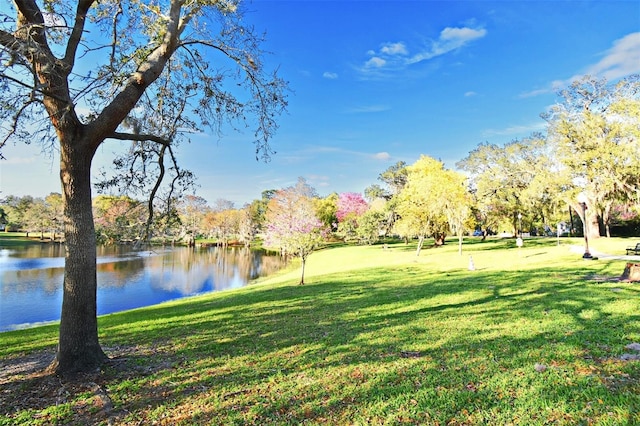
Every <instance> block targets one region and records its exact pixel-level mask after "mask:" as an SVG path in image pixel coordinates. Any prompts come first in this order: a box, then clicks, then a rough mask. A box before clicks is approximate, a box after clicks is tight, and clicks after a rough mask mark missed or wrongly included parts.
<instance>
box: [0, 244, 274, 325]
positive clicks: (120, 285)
mask: <svg viewBox="0 0 640 426" xmlns="http://www.w3.org/2000/svg"><path fill="white" fill-rule="evenodd" d="M281 267H282V261H281V258H280V257H279V256H269V255H266V254H263V253H261V252H257V251H252V250H249V249H246V248H228V249H224V248H219V247H210V248H187V247H174V248H155V247H154V248H153V249H152V250H146V251H135V250H133V249H132V247H130V246H116V247H99V248H98V314H99V315H103V314H108V313H112V312H118V311H124V310H127V309H134V308H139V307H142V306H150V305H155V304H157V303H160V302H164V301H167V300H172V299H179V298H181V297H185V296H192V295H196V294H201V293H207V292H212V291H220V290H226V289H232V288H238V287H242V286H245V285H247V283H249V281H251V280H252V279H255V278H258V277H260V276H265V275H268V274H269V273H272V272H274V271H276V270H278V269H279V268H281ZM63 274H64V247H63V246H61V245H58V244H42V245H35V246H28V247H24V248H13V247H12V248H10V249H7V248H2V247H0V332H1V331H7V330H13V329H16V328H24V327H29V326H33V325H37V324H40V323H46V322H50V321H57V320H59V319H60V308H61V306H62V281H63Z"/></svg>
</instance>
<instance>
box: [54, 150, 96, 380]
mask: <svg viewBox="0 0 640 426" xmlns="http://www.w3.org/2000/svg"><path fill="white" fill-rule="evenodd" d="M81 142H85V141H81V140H74V141H72V142H69V143H64V142H63V143H61V158H60V179H61V181H62V194H63V195H62V199H63V205H64V216H65V223H64V230H65V239H66V240H65V271H64V293H63V299H62V315H61V319H60V336H59V342H58V352H57V354H56V358H55V360H54V361H53V363H52V364H51V366H50V368H51V369H52V370H54V371H55V372H56V373H58V374H61V375H68V374H74V373H77V372H86V371H91V370H93V369H96V368H98V367H99V366H100V365H101V364H102V363H103V362H104V361H105V360H106V358H107V357H106V355H105V354H104V352H103V351H102V348H101V347H100V344H99V342H98V320H97V276H96V235H95V229H94V224H93V213H92V206H91V180H90V175H91V159H92V157H93V154H94V152H93V151H92V150H91V148H89V146H90V144H88V143H81Z"/></svg>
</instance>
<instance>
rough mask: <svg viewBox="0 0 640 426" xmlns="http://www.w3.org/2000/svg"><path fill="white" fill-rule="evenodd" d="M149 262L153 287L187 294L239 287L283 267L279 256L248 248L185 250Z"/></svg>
mask: <svg viewBox="0 0 640 426" xmlns="http://www.w3.org/2000/svg"><path fill="white" fill-rule="evenodd" d="M148 262H149V265H150V266H151V267H150V268H149V270H150V271H151V275H152V277H151V286H152V287H154V288H157V289H161V290H164V291H178V292H180V293H181V294H184V295H187V294H194V293H199V292H203V291H209V290H225V289H228V288H234V287H240V286H243V285H245V284H246V283H247V282H248V281H250V280H252V279H255V278H257V277H259V276H262V275H265V274H267V273H270V272H273V271H275V270H277V269H278V268H280V267H281V266H282V260H281V259H280V258H279V257H278V256H265V255H264V254H262V253H259V252H256V251H253V250H250V249H248V248H246V247H231V248H221V247H209V248H200V249H197V248H196V249H182V250H176V251H175V252H172V254H171V255H169V256H162V257H158V258H151V259H149V260H148ZM208 286H210V287H211V288H207V287H208Z"/></svg>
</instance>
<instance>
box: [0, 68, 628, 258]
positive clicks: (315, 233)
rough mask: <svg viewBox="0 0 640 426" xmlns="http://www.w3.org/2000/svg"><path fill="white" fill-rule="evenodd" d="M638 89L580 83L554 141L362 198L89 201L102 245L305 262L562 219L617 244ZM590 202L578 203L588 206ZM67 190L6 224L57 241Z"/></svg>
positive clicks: (514, 147) (376, 188)
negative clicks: (176, 247) (237, 251)
mask: <svg viewBox="0 0 640 426" xmlns="http://www.w3.org/2000/svg"><path fill="white" fill-rule="evenodd" d="M638 93H640V84H639V79H638V76H634V77H630V78H628V79H625V80H622V81H620V82H619V83H617V84H615V85H607V84H606V82H604V81H601V80H594V79H591V78H585V79H583V80H580V81H576V82H575V83H574V84H573V85H571V86H570V87H569V88H567V89H566V90H563V91H562V92H561V93H560V95H561V98H562V102H561V103H559V104H557V105H555V106H554V107H553V108H551V110H550V111H549V112H548V113H546V114H544V118H545V119H546V120H547V122H548V123H549V130H548V132H547V134H546V135H545V134H543V133H535V134H532V135H531V136H529V137H526V138H523V139H519V140H514V141H512V142H509V143H507V144H504V145H502V146H500V145H495V144H490V143H481V144H479V145H478V147H477V148H476V149H474V150H473V151H471V152H470V153H469V154H468V155H467V157H466V158H464V159H463V160H461V161H460V162H458V164H457V167H458V169H459V170H461V171H462V172H458V171H454V170H449V169H446V168H445V167H444V164H443V163H442V162H441V161H438V160H436V159H433V158H430V157H427V156H422V157H420V158H419V159H418V160H417V161H416V162H415V163H414V164H411V165H407V164H406V163H404V162H402V161H400V162H397V163H396V164H394V165H392V166H390V167H389V168H388V169H387V170H385V171H383V172H382V173H381V174H380V175H379V176H378V181H379V183H378V184H372V185H370V186H369V187H367V188H366V189H365V190H364V193H363V194H358V193H341V194H337V193H332V194H329V195H327V196H324V197H321V196H319V195H318V193H317V192H316V190H315V189H314V188H312V187H311V186H310V185H309V184H308V183H307V182H306V181H305V180H304V179H303V178H299V181H298V182H297V184H296V185H293V186H291V187H288V188H283V189H269V190H265V191H263V192H262V197H261V198H260V199H258V200H253V201H252V202H251V203H248V204H246V205H244V206H242V207H236V206H235V205H234V203H232V202H231V201H227V200H216V202H215V203H214V205H213V206H210V205H209V204H208V203H207V201H206V200H205V199H203V198H201V197H198V196H195V195H184V196H181V197H180V198H178V199H175V200H173V203H172V206H174V207H173V208H172V209H163V208H162V206H158V207H157V209H156V211H157V212H162V213H161V214H156V215H155V216H154V218H153V222H152V223H151V224H149V223H148V222H147V218H148V216H149V208H148V206H147V205H146V204H145V203H144V202H143V201H138V200H135V199H132V198H129V197H128V196H124V195H123V196H110V195H99V196H97V197H95V198H94V199H93V213H94V217H95V229H96V236H97V239H98V241H100V242H101V243H103V244H110V243H118V242H134V241H141V239H142V238H143V237H144V236H145V235H150V236H151V237H152V238H151V240H152V241H161V242H165V243H166V242H172V243H177V242H180V243H186V244H190V245H192V244H195V242H196V240H198V239H205V240H210V241H213V242H216V243H217V244H221V245H228V244H231V243H238V244H245V245H249V244H251V243H252V242H253V241H254V240H255V239H256V238H257V237H261V238H262V239H263V240H264V241H265V242H266V244H267V245H270V246H272V247H273V248H275V249H277V250H279V251H281V252H282V253H284V254H288V255H295V256H300V258H301V259H302V261H303V264H304V261H306V258H307V256H308V255H309V253H311V251H312V250H313V248H314V247H317V246H319V245H320V244H321V243H322V242H323V241H325V240H326V239H327V238H333V239H338V240H341V241H345V242H349V243H356V244H373V243H376V242H377V241H379V239H380V238H383V237H388V236H390V235H395V236H400V237H403V238H405V239H413V238H417V239H418V242H419V244H418V249H417V253H418V254H419V253H420V249H421V248H422V245H423V242H424V241H425V239H427V238H433V239H434V243H435V244H436V245H439V244H443V243H444V241H445V238H446V237H447V236H448V235H457V236H459V237H460V240H459V241H460V242H461V241H462V240H461V238H462V236H463V235H464V234H467V233H470V232H472V231H476V232H478V231H481V233H482V235H483V236H486V235H487V234H490V233H492V232H495V231H505V230H508V231H510V232H513V233H514V234H518V233H521V232H523V231H525V232H530V233H532V234H537V235H545V234H546V235H551V234H553V235H555V232H556V229H557V225H558V223H561V222H563V223H565V224H566V227H567V229H569V230H572V229H577V230H579V231H581V230H582V221H584V223H586V225H587V226H586V228H587V232H589V237H592V238H595V237H599V236H601V235H606V236H610V235H611V229H612V228H616V227H617V229H619V230H621V232H623V233H624V232H626V233H630V234H633V233H635V234H636V235H637V234H638V232H640V229H638V228H639V224H640V218H639V217H640V216H639V213H640V142H639V140H640V100H639V98H638ZM580 196H581V197H582V200H581V199H580ZM62 220H63V217H62V202H61V196H60V194H55V193H52V194H50V195H49V196H47V197H45V198H44V199H40V198H34V197H30V196H25V197H15V196H7V197H5V198H4V199H3V200H2V201H1V202H0V223H4V224H5V225H6V227H7V229H8V230H22V231H26V232H28V233H35V234H39V235H40V236H41V237H44V235H45V233H46V234H47V235H49V236H50V237H52V238H56V237H58V238H60V237H61V234H60V233H61V231H60V230H61V229H62V226H61V224H62Z"/></svg>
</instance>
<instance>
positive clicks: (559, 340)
mask: <svg viewBox="0 0 640 426" xmlns="http://www.w3.org/2000/svg"><path fill="white" fill-rule="evenodd" d="M580 243H581V241H580V240H579V239H575V240H574V239H563V241H562V244H561V245H558V244H557V243H556V240H555V239H531V240H526V241H525V244H524V247H522V248H517V247H516V245H515V241H514V240H488V241H485V242H481V241H479V239H468V240H466V241H465V244H464V246H463V248H464V250H463V254H462V256H460V255H459V254H458V252H457V249H458V247H457V245H456V244H455V243H454V242H453V241H452V242H449V243H448V244H447V245H445V246H444V247H440V248H431V249H426V250H423V251H422V253H421V255H420V256H419V257H417V256H416V255H415V244H409V245H405V244H402V243H397V244H389V245H387V246H386V247H387V248H384V246H382V245H376V246H359V247H353V246H341V247H333V248H328V249H325V250H321V251H318V252H317V253H314V254H313V255H312V256H310V257H309V261H308V264H307V271H306V278H307V279H306V284H305V285H304V286H298V285H296V284H297V282H298V279H299V276H298V274H299V271H298V269H297V267H296V265H295V264H292V265H291V266H290V268H289V269H287V270H285V271H281V272H280V273H278V274H276V275H275V276H272V277H267V278H263V279H261V280H260V281H258V282H256V283H255V284H253V285H250V286H248V287H245V288H242V289H238V290H233V291H226V292H220V293H213V294H209V295H204V296H199V297H194V298H191V299H185V300H180V301H175V302H170V303H165V304H162V305H157V306H152V307H148V308H144V309H138V310H134V311H128V312H123V313H118V314H111V315H107V316H104V317H101V318H100V322H99V324H100V335H101V343H102V345H103V346H104V349H105V352H106V353H107V354H108V355H109V356H111V357H112V361H110V362H109V363H108V364H106V365H105V366H104V368H103V369H102V371H101V372H97V373H96V374H95V375H92V376H90V377H84V378H81V379H80V380H78V381H75V382H61V381H60V380H58V379H56V378H53V377H51V376H47V375H45V374H42V373H38V372H37V370H34V369H29V368H28V367H25V366H24V364H25V362H24V361H25V360H34V359H43V357H45V356H52V355H53V351H54V347H55V343H56V338H57V326H55V325H53V326H45V327H37V328H34V329H29V330H20V331H15V332H7V333H0V359H1V361H0V371H4V373H0V386H1V387H2V388H3V392H2V393H0V425H3V424H16V423H19V424H52V423H53V424H58V423H74V424H118V425H125V424H151V423H154V422H156V423H158V424H189V425H191V424H224V425H233V424H237V425H245V424H255V425H264V424H283V425H285V424H291V425H294V424H355V425H365V424H366V425H377V424H379V425H383V424H384V425H386V424H402V423H407V424H434V425H435V424H440V425H446V424H465V425H481V424H527V425H536V424H540V425H542V424H550V423H553V424H610V425H617V424H637V423H640V365H639V361H638V360H635V359H633V357H629V356H626V357H625V354H626V353H628V352H629V350H628V349H626V348H625V347H626V346H627V345H629V344H631V343H634V342H640V317H639V316H638V292H639V289H640V288H639V287H638V284H633V283H625V282H621V281H619V280H617V277H619V276H620V274H621V273H622V271H623V269H624V264H625V262H624V260H615V259H610V260H609V259H600V260H597V261H588V260H583V259H582V258H581V257H580V256H579V255H576V253H575V252H572V250H570V249H569V246H570V245H580ZM599 244H602V245H603V248H602V249H601V251H605V252H607V251H608V252H611V250H614V249H615V248H616V247H618V246H620V247H625V246H626V245H628V241H626V240H623V239H611V240H606V241H602V242H600V241H596V242H593V243H592V245H595V246H596V247H595V249H597V248H598V245H599ZM605 245H608V246H609V247H605ZM607 249H608V250H607ZM471 261H473V265H474V267H475V268H474V269H475V270H470V268H469V266H470V262H471ZM39 355H41V357H40V358H38V356H39ZM21 360H22V364H21ZM17 365H23V369H22V370H20V368H17V367H16V366H17ZM9 370H12V371H13V373H11V374H9V373H6V372H7V371H9ZM4 390H7V391H6V392H5V391H4Z"/></svg>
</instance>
